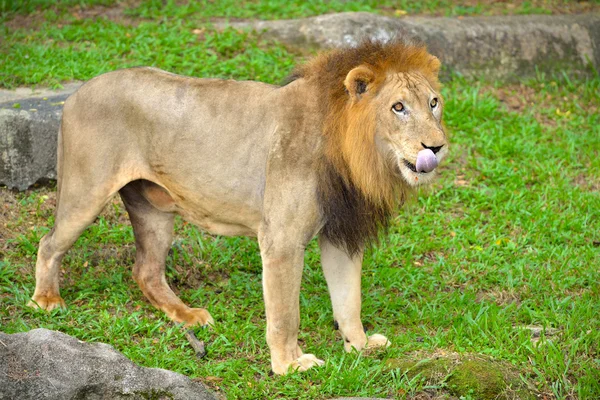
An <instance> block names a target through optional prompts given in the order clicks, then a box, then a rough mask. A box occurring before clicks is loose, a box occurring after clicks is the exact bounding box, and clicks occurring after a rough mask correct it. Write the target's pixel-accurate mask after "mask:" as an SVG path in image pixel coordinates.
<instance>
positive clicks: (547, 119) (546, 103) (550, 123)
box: [481, 82, 600, 127]
mask: <svg viewBox="0 0 600 400" xmlns="http://www.w3.org/2000/svg"><path fill="white" fill-rule="evenodd" d="M549 85H550V87H543V86H540V87H539V88H535V87H531V86H527V85H523V84H507V85H503V86H501V87H491V86H487V87H483V88H482V90H481V92H482V93H489V94H491V95H493V96H494V97H496V98H497V99H498V100H499V101H500V102H501V103H502V104H503V105H504V106H505V107H506V109H507V110H509V111H514V112H517V113H528V112H532V113H533V115H534V117H535V118H536V120H537V121H538V122H539V123H540V124H542V125H544V126H547V127H556V126H557V125H558V124H559V122H560V121H566V120H568V119H569V118H570V117H571V111H570V109H572V108H573V105H577V108H581V110H583V111H584V112H585V113H587V114H590V115H591V114H596V113H598V112H600V107H599V106H598V104H597V103H596V102H583V101H581V96H582V95H583V93H579V92H578V91H569V92H568V93H561V92H562V90H560V87H559V85H560V83H557V82H550V84H549ZM534 86H536V85H534Z"/></svg>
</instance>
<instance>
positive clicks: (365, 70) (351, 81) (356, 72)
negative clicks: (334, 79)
mask: <svg viewBox="0 0 600 400" xmlns="http://www.w3.org/2000/svg"><path fill="white" fill-rule="evenodd" d="M374 79H375V74H374V73H373V71H371V69H370V68H369V67H367V66H365V65H361V66H359V67H356V68H354V69H353V70H351V71H350V72H348V75H346V79H345V80H344V85H345V86H346V90H347V91H348V93H350V96H352V98H353V99H354V100H358V99H360V96H361V95H362V94H363V93H365V92H366V91H368V90H369V89H370V88H369V85H370V84H371V83H372V82H373V80H374Z"/></svg>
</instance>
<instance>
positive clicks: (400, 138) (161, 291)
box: [31, 42, 447, 374]
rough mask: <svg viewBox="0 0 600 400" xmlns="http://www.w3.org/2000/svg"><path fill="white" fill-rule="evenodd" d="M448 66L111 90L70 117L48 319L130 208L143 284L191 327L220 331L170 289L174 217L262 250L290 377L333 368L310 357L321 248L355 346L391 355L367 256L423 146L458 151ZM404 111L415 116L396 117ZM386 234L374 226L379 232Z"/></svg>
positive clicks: (410, 57)
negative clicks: (370, 295) (368, 291)
mask: <svg viewBox="0 0 600 400" xmlns="http://www.w3.org/2000/svg"><path fill="white" fill-rule="evenodd" d="M438 68H439V61H437V59H435V58H434V57H432V56H430V55H428V54H427V53H426V51H425V49H424V48H422V47H418V46H410V45H407V44H404V43H401V42H392V43H389V44H386V45H382V44H377V43H370V42H367V43H365V44H363V45H362V46H360V47H359V48H357V49H346V50H336V51H333V52H330V53H326V54H325V55H322V56H319V57H317V58H316V59H315V60H314V61H312V62H310V63H308V64H307V66H305V67H302V68H300V70H299V72H298V73H297V74H296V79H295V80H293V81H292V82H291V83H289V84H287V85H285V86H282V87H277V86H272V85H267V84H264V83H259V82H235V81H224V80H215V79H193V78H186V77H182V76H177V75H174V74H169V73H166V72H163V71H159V70H156V69H152V68H135V69H128V70H121V71H116V72H112V73H108V74H105V75H102V76H100V77H97V78H95V79H93V80H91V81H90V82H88V83H87V84H85V85H84V86H83V87H82V88H81V89H79V90H78V91H77V92H76V93H75V94H74V95H72V96H71V97H70V98H69V99H68V100H67V101H66V103H65V107H64V113H63V119H62V124H61V131H60V133H59V150H58V181H59V182H58V196H59V201H58V205H57V210H56V219H55V225H54V227H53V229H52V230H51V231H50V233H49V234H48V235H46V236H45V237H44V238H42V240H41V242H40V248H39V251H38V259H37V263H36V288H35V293H34V295H33V299H32V303H31V304H32V305H33V306H39V307H41V308H44V309H52V308H54V307H57V306H63V305H64V301H63V300H62V298H61V297H60V294H59V271H60V263H61V259H62V257H63V255H64V254H65V252H66V251H67V250H68V249H69V248H70V246H71V245H72V244H73V242H74V241H75V240H76V239H77V237H78V236H79V235H80V234H81V232H82V231H83V230H84V229H85V228H86V227H87V226H88V225H89V224H91V223H92V222H93V221H94V219H95V218H96V216H97V215H98V214H99V213H100V211H101V210H102V208H103V207H104V205H105V204H106V203H107V202H108V201H109V200H110V199H111V197H112V196H114V195H115V194H116V193H119V194H120V196H121V197H122V199H123V202H124V204H125V207H126V208H127V211H128V213H129V216H130V219H131V223H132V226H133V230H134V234H135V240H136V249H137V254H136V262H135V266H134V268H133V276H134V279H135V280H136V282H137V283H138V284H139V286H140V288H141V290H142V291H143V293H144V295H145V296H146V297H147V298H148V299H149V300H150V302H151V303H152V304H154V305H155V306H156V307H158V308H160V309H162V310H163V311H164V312H165V313H167V315H168V316H169V317H170V318H171V319H173V320H174V321H177V322H182V323H185V324H186V325H193V324H202V325H204V324H212V323H214V320H213V318H212V316H211V315H210V314H209V313H208V311H207V310H204V309H201V308H190V307H188V306H187V305H185V304H184V303H183V302H182V301H181V300H180V299H179V298H178V297H177V295H175V293H174V292H173V291H172V290H171V289H170V287H169V285H168V284H167V282H166V278H165V259H166V257H167V254H168V251H169V248H170V245H171V242H172V238H173V225H174V217H175V215H180V216H182V217H183V218H185V219H186V220H188V221H190V222H192V223H194V224H196V225H198V226H199V227H201V228H203V229H205V230H206V231H208V232H211V233H214V234H219V235H248V236H256V237H257V239H258V242H259V246H260V252H261V258H262V262H263V291H264V299H265V308H266V317H267V343H268V345H269V347H270V350H271V366H272V369H273V371H274V372H275V373H278V374H284V373H287V372H288V370H289V369H298V370H305V369H308V368H310V367H312V366H316V365H321V364H322V361H321V360H319V359H318V358H316V357H315V356H314V355H312V354H304V353H303V352H302V350H301V349H300V347H299V346H298V340H297V339H298V328H299V324H300V319H299V318H300V310H299V304H298V303H299V291H300V280H301V276H302V268H303V265H304V250H305V248H306V245H307V244H308V242H309V241H310V240H311V239H312V238H313V237H314V236H315V235H317V234H319V233H321V234H320V246H321V250H322V264H323V269H324V272H325V277H326V280H327V284H328V287H329V291H330V294H331V299H332V305H333V308H334V317H335V318H336V320H337V321H338V325H339V329H340V332H341V334H342V337H343V338H344V341H345V343H344V347H345V349H346V350H348V351H350V350H352V348H355V349H357V350H361V349H363V348H365V347H366V348H370V347H374V346H387V345H389V341H387V339H386V338H385V337H384V336H382V335H377V334H376V335H373V336H371V337H370V338H367V336H366V335H365V333H364V330H363V326H362V323H361V321H360V303H361V295H360V270H361V265H362V253H363V248H364V246H365V245H366V243H367V242H368V239H369V238H372V237H373V236H374V235H376V230H377V228H378V227H379V226H380V225H381V224H384V223H385V221H386V219H387V218H388V216H389V212H390V209H391V207H392V206H393V205H394V204H397V203H399V202H401V200H402V198H403V194H404V193H405V192H406V191H408V190H410V188H412V187H415V186H417V185H419V184H422V183H427V182H429V181H430V180H431V179H432V177H433V176H434V173H433V172H432V173H428V174H417V173H412V172H411V171H410V169H409V168H408V167H407V166H406V163H414V162H415V158H416V154H417V153H418V151H419V150H422V148H423V147H422V146H423V145H427V146H439V148H440V149H441V150H440V151H439V153H438V157H439V158H440V159H441V158H443V156H444V154H445V153H446V152H447V143H446V138H445V134H444V131H443V128H442V126H441V98H440V107H439V109H435V110H432V109H430V108H429V102H430V98H431V97H432V96H436V97H438V98H439V93H437V90H438V89H439V84H438V82H437V70H438ZM396 101H403V102H405V103H406V105H407V108H408V109H410V110H411V112H410V113H409V114H407V115H406V116H398V115H395V114H394V113H393V112H392V111H391V108H390V107H391V105H392V104H393V103H394V102H396ZM373 221H374V222H373Z"/></svg>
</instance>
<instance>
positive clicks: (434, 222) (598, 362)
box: [0, 1, 600, 399]
mask: <svg viewBox="0 0 600 400" xmlns="http://www.w3.org/2000/svg"><path fill="white" fill-rule="evenodd" d="M217 3H219V2H214V3H212V2H211V3H210V4H212V5H213V6H214V7H217V6H216V5H215V4H217ZM400 3H401V2H400ZM411 3H412V4H416V2H411ZM437 3H438V4H439V5H440V9H444V7H445V6H444V4H445V3H444V2H437ZM524 3H525V2H523V3H522V4H524ZM0 4H2V7H3V10H4V11H6V10H10V11H11V14H10V20H9V19H7V21H8V22H7V24H5V25H4V26H3V27H1V28H0V29H1V30H2V31H1V32H2V33H1V34H3V35H4V40H2V41H1V42H0V53H1V54H3V57H1V58H0V74H1V75H0V85H2V86H5V87H14V86H17V85H23V84H27V85H35V84H51V85H54V86H58V85H59V84H60V82H63V81H66V80H71V79H80V80H84V79H88V78H90V77H92V76H94V75H96V74H99V73H101V72H104V71H108V70H112V69H116V68H121V67H124V66H130V65H141V64H145V65H154V66H157V67H161V68H165V69H168V70H170V71H173V72H177V73H182V74H187V75H195V76H220V77H232V78H236V79H258V80H263V81H267V82H275V83H276V82H279V81H280V80H281V79H282V78H283V77H284V76H285V75H286V74H287V73H288V72H289V71H290V69H291V67H292V65H293V64H294V63H295V62H300V61H302V60H303V58H304V55H303V54H299V53H297V52H295V51H292V50H290V49H287V48H285V47H284V46H282V45H280V44H278V43H274V42H270V41H266V40H264V39H262V38H261V37H260V36H258V35H257V34H255V33H248V32H238V31H235V30H232V29H230V30H225V31H223V32H217V31H216V30H214V29H213V28H211V27H210V25H206V24H205V23H200V22H198V21H199V19H197V18H196V17H194V16H195V15H196V14H195V13H196V11H194V12H193V13H190V14H186V13H188V11H187V10H189V9H191V8H193V7H196V6H195V5H182V6H177V5H176V4H178V3H174V2H167V3H166V5H165V6H164V10H166V11H165V12H164V13H162V12H158V11H153V10H154V8H152V7H154V6H153V4H155V5H156V3H154V2H151V1H148V2H139V3H137V6H136V7H134V8H129V9H126V10H124V12H123V13H122V14H121V16H119V17H118V18H112V19H111V18H87V17H84V16H82V15H84V14H85V10H89V7H88V6H90V5H92V4H97V1H88V2H71V3H69V5H68V6H64V7H62V8H61V7H59V6H48V7H45V9H44V10H43V11H39V12H37V13H36V14H35V15H29V16H28V17H27V18H30V19H29V20H28V21H32V20H33V21H38V22H39V23H38V24H31V25H30V26H26V22H22V23H21V25H22V26H20V27H19V26H15V21H16V20H17V17H16V15H17V14H18V13H25V14H26V13H27V12H29V11H28V10H29V9H24V8H18V7H17V6H14V5H13V6H10V4H12V3H10V2H8V3H7V2H4V3H0ZM6 4H8V6H6ZM14 4H20V2H15V3H14ZM44 4H47V3H44ZM73 4H77V6H76V10H77V11H76V12H73V7H74V6H73ZM106 4H109V2H106ZM160 4H162V3H160ZM210 4H209V3H206V5H207V7H208V6H209V5H210ZM223 4H226V3H223ZM252 4H256V7H259V6H260V5H265V4H279V5H281V4H280V3H276V2H274V1H273V2H271V3H268V2H261V3H258V2H257V3H252ZM286 4H287V3H286ZM290 4H294V3H290ZM332 4H333V3H332ZM340 4H341V3H340ZM343 4H349V5H348V9H351V8H350V7H351V6H352V4H355V2H344V3H343ZM364 4H369V3H368V2H366V3H364ZM401 4H404V3H401ZM423 4H425V5H427V4H429V5H431V4H433V1H432V2H423ZM519 4H521V3H519ZM81 5H83V6H81ZM113 6H114V4H113ZM19 7H20V6H19ZM57 7H58V8H57ZM169 7H170V8H169ZM415 7H416V6H415ZM431 7H433V6H431ZM37 8H43V7H37ZM37 8H36V9H37ZM235 8H239V9H241V8H242V7H239V6H238V5H236V6H231V7H230V8H229V10H231V9H235ZM274 9H276V10H275V11H272V14H270V15H269V14H268V13H267V12H265V11H253V12H255V13H263V14H265V15H266V16H264V17H265V18H266V17H270V16H272V17H279V16H285V17H295V16H299V15H309V14H311V13H320V12H323V10H322V9H315V10H314V11H302V12H299V13H296V14H295V13H294V12H292V11H286V10H285V9H284V8H282V7H274ZM344 9H346V8H344ZM61 10H62V11H61ZM169 10H171V11H169ZM208 10H209V11H204V12H205V15H201V17H203V18H204V17H207V16H214V15H218V14H219V13H221V15H223V12H221V11H219V12H217V11H214V12H213V11H210V8H208ZM231 12H233V11H231ZM236 12H237V11H236ZM240 12H241V11H240ZM381 12H383V11H381ZM77 13H79V14H81V15H79V17H77V15H73V14H77ZM275 13H280V14H275ZM8 14H9V13H8V12H7V13H6V14H5V17H4V18H8V17H7V16H6V15H8ZM159 14H161V16H159ZM209 14H210V15H209ZM128 15H129V17H128ZM181 16H186V18H184V19H181V18H179V17H181ZM188 16H189V18H188ZM229 16H234V15H229ZM250 16H256V15H255V14H253V15H250ZM175 17H177V18H175ZM35 18H40V19H39V20H35ZM127 18H132V19H127ZM598 93H600V78H598V77H596V78H593V79H588V80H583V79H581V80H571V79H569V77H568V75H566V74H565V75H564V76H562V77H547V76H539V77H537V78H536V79H533V80H531V81H527V82H522V83H521V84H519V85H506V84H501V83H497V84H485V85H483V84H479V83H477V82H476V81H473V80H465V79H462V78H460V77H455V78H454V79H453V80H451V81H449V82H447V83H446V86H445V88H444V90H443V94H444V97H445V99H446V114H445V121H446V125H447V128H448V131H449V132H450V134H451V142H452V147H451V149H452V151H451V154H450V157H449V158H448V160H447V162H445V163H444V165H443V167H442V168H441V176H440V180H439V181H438V182H437V183H436V185H435V187H434V188H433V189H432V190H430V191H427V193H421V194H420V195H419V197H418V198H417V199H415V200H413V201H411V202H410V203H409V204H407V206H406V207H404V208H402V209H401V210H399V214H398V216H397V217H396V218H395V220H394V224H393V227H392V228H391V230H390V232H389V235H388V237H387V239H386V240H384V241H383V242H382V244H381V245H380V246H379V247H377V248H375V249H371V250H370V251H369V252H368V253H367V255H366V260H365V267H364V273H363V276H364V278H363V289H364V290H363V293H364V307H363V315H364V322H365V325H366V327H367V328H368V329H369V331H371V332H380V333H382V334H385V335H387V336H388V337H389V338H390V339H391V340H392V342H393V345H392V346H391V347H390V348H389V349H387V350H385V351H380V352H374V353H369V354H346V353H344V352H343V348H342V343H341V339H340V338H339V334H337V333H336V332H335V331H334V329H333V322H332V313H331V308H330V304H329V298H328V294H327V290H326V284H325V281H324V278H323V276H322V273H321V271H320V267H319V256H318V250H317V246H316V245H315V243H311V245H310V247H309V252H308V254H307V257H306V265H305V274H304V280H303V288H302V293H301V307H302V326H301V334H300V340H301V342H302V345H303V347H304V348H305V350H306V351H310V352H314V353H315V354H316V355H318V356H319V357H321V358H323V359H325V360H326V361H327V363H326V364H325V366H323V367H321V368H317V369H314V370H311V371H308V372H306V373H301V374H291V375H289V376H286V377H278V376H270V375H269V354H268V349H267V346H266V343H265V339H264V331H265V324H264V309H263V304H262V293H261V265H260V256H259V252H258V247H257V244H256V242H255V241H254V240H253V239H248V238H225V237H218V236H211V235H208V234H205V233H203V232H201V231H199V230H197V229H196V228H195V227H193V226H192V225H190V224H187V223H185V222H183V221H181V220H178V222H177V227H176V229H177V236H176V242H175V243H174V245H173V248H172V252H171V255H170V257H169V259H168V265H167V268H168V271H167V274H168V279H169V281H170V283H171V284H172V286H173V287H174V288H176V290H177V292H178V293H179V294H180V296H181V297H182V298H183V299H184V301H185V302H187V303H188V304H191V305H194V306H201V307H206V308H208V310H209V311H210V312H211V314H212V315H213V316H214V317H215V319H216V320H217V324H216V326H215V327H214V328H211V329H201V328H198V329H196V334H197V336H198V337H199V338H200V339H201V340H204V341H206V342H207V343H208V347H207V348H208V355H207V356H206V357H205V358H204V359H202V360H197V359H196V358H195V356H194V352H193V350H192V348H191V347H190V346H189V344H188V343H187V341H186V340H185V338H184V336H183V332H182V329H181V327H179V326H177V325H176V324H173V323H172V322H170V321H168V320H167V318H165V317H164V315H163V314H162V313H161V312H159V311H158V310H156V309H155V308H154V307H152V306H151V305H150V304H149V303H148V302H147V301H146V300H145V299H144V297H143V295H142V293H141V291H140V290H139V289H138V288H137V286H136V285H135V283H134V282H133V280H132V279H131V265H132V264H133V260H134V256H135V249H134V244H133V235H132V231H131V228H130V226H129V223H128V220H127V216H126V212H125V209H124V207H123V206H122V204H121V202H120V200H118V199H115V200H114V201H113V202H112V203H111V204H110V205H109V207H108V208H107V209H106V210H105V212H104V213H103V214H102V215H101V217H99V219H98V221H97V223H96V224H94V225H93V226H91V227H90V228H89V229H88V230H87V231H86V232H85V233H84V235H83V236H82V237H81V238H80V240H78V241H77V243H76V244H75V245H74V247H73V249H72V250H71V251H70V252H69V253H68V254H67V255H66V257H65V259H64V262H63V274H62V287H63V290H62V295H63V297H64V298H65V300H66V301H67V303H68V305H69V307H68V309H66V310H56V311H53V312H51V313H45V312H42V311H37V310H33V309H30V308H28V307H26V303H27V301H28V300H29V298H30V296H31V294H32V293H33V288H34V276H33V271H34V263H35V255H36V251H37V243H38V241H39V239H40V238H41V236H43V235H44V234H45V233H46V232H47V231H48V230H49V229H50V227H51V226H52V223H53V209H54V205H55V201H56V200H55V193H54V189H53V188H52V187H49V188H48V187H41V188H37V189H34V190H30V191H27V192H23V193H15V192H12V191H9V190H7V189H6V188H1V189H0V201H1V204H0V238H1V240H0V253H2V256H1V257H0V330H2V331H4V332H7V333H12V332H21V331H26V330H29V329H33V328H38V327H45V328H49V329H56V330H60V331H62V332H65V333H67V334H70V335H74V336H76V337H78V338H80V339H82V340H86V341H102V342H106V343H109V344H111V345H113V346H115V347H116V348H117V349H118V350H119V351H121V352H123V353H124V354H125V355H126V356H127V357H129V358H131V359H132V360H133V361H135V362H137V363H139V364H141V365H144V366H149V367H161V368H168V369H171V370H173V371H177V372H181V373H184V374H187V375H189V376H191V377H193V378H198V379H200V380H201V381H203V382H204V383H206V384H207V385H209V386H210V387H212V388H213V389H214V390H217V391H221V392H223V393H224V394H225V395H226V397H228V398H273V397H286V398H306V399H312V398H331V397H335V396H351V395H352V396H380V397H385V396H391V397H398V398H404V397H415V396H420V398H435V397H440V398H443V396H455V397H459V396H462V398H465V399H469V398H471V399H475V398H479V397H478V393H479V392H477V391H478V390H484V389H482V388H480V387H479V386H477V385H475V384H471V385H470V386H469V387H470V389H467V391H466V393H465V392H464V391H461V392H460V393H459V392H457V390H458V389H457V388H458V387H459V386H460V385H458V384H457V383H456V380H453V379H456V378H457V377H460V373H455V374H452V373H451V371H452V369H450V368H451V367H452V365H448V368H449V369H448V374H447V375H444V373H441V375H440V374H438V375H439V376H438V377H439V379H436V380H435V381H434V380H432V379H431V375H428V374H427V373H425V372H423V371H424V369H423V370H422V371H420V372H419V373H417V374H413V373H411V372H410V371H411V370H412V371H414V368H413V367H412V366H411V365H410V364H406V363H405V364H395V366H394V364H393V362H392V363H390V362H391V361H393V360H399V359H402V360H406V358H407V357H412V358H413V359H414V361H420V358H422V359H429V358H430V355H431V354H432V353H440V352H444V353H448V354H456V355H457V356H456V357H457V358H452V362H458V361H456V360H463V361H464V362H462V361H461V363H462V364H466V365H467V367H472V368H474V369H475V370H477V369H478V368H479V367H478V365H472V361H473V359H474V357H473V356H472V355H473V354H475V355H478V356H477V357H475V359H481V358H482V357H483V358H485V359H487V360H492V361H493V362H498V363H501V365H503V366H507V368H508V366H510V367H511V368H510V371H512V372H511V374H512V373H516V374H518V375H519V380H520V381H525V382H527V383H528V384H529V385H530V387H531V388H533V389H534V390H535V391H536V392H537V393H538V394H540V395H543V396H545V398H547V399H552V398H557V399H572V398H580V399H592V398H598V397H600V348H599V343H600V329H599V327H600V317H599V316H600V300H599V299H600V285H598V265H600V195H599V191H600V157H598V151H599V149H600V112H599V111H600V110H599V108H600V101H599V98H598ZM532 332H535V334H532ZM407 355H408V356H407ZM453 357H454V356H453ZM417 365H418V364H417ZM499 365H500V364H499ZM390 366H392V367H390ZM514 371H516V372H514ZM466 375H469V373H467V374H466ZM505 376H506V375H503V376H502V377H500V375H497V376H496V378H495V381H496V382H499V381H503V382H505V383H506V382H507V379H508V378H506V377H505ZM511 379H512V378H511ZM494 385H495V384H494ZM488 386H489V385H488ZM461 390H462V389H461ZM469 390H470V392H469ZM427 396H428V397H427Z"/></svg>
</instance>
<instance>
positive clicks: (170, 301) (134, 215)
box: [119, 181, 214, 326]
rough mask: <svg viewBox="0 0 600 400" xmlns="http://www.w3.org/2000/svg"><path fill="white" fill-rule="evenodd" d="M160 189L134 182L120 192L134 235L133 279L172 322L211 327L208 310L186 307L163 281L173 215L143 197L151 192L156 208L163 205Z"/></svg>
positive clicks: (166, 198)
mask: <svg viewBox="0 0 600 400" xmlns="http://www.w3.org/2000/svg"><path fill="white" fill-rule="evenodd" d="M161 190H162V189H161V188H160V187H159V186H158V185H155V184H154V183H151V182H149V181H133V182H130V183H129V184H127V185H126V186H125V187H123V188H122V189H121V190H120V191H119V193H120V195H121V198H122V199H123V203H125V208H126V209H127V212H128V213H129V218H130V220H131V225H132V226H133V232H134V235H135V246H136V259H135V265H134V267H133V278H134V279H135V281H136V282H137V284H138V286H139V287H140V289H141V290H142V292H143V293H144V295H145V296H146V297H147V298H148V300H149V301H150V302H151V303H152V304H153V305H154V306H155V307H157V308H160V309H161V310H162V311H164V312H165V313H166V314H167V316H168V317H169V318H170V319H172V320H173V321H175V322H184V323H185V324H186V325H187V326H191V325H206V324H213V323H214V320H213V318H212V316H211V315H210V314H209V313H208V311H206V310H205V309H202V308H190V307H188V306H186V305H185V304H184V303H183V302H182V301H181V299H179V297H177V295H176V294H175V293H173V291H172V290H171V288H170V287H169V285H168V283H167V281H166V278H165V261H166V258H167V254H168V252H169V249H170V247H171V241H172V239H173V225H174V220H175V214H174V213H172V212H168V211H161V210H159V209H158V208H157V207H155V206H154V205H153V204H152V203H150V201H148V199H147V198H146V197H145V196H144V193H146V194H148V193H153V196H154V199H155V201H157V202H159V203H160V204H158V203H157V205H158V206H161V205H165V204H167V203H168V197H167V196H168V194H167V193H166V192H164V193H163V192H161ZM148 197H150V196H148Z"/></svg>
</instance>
